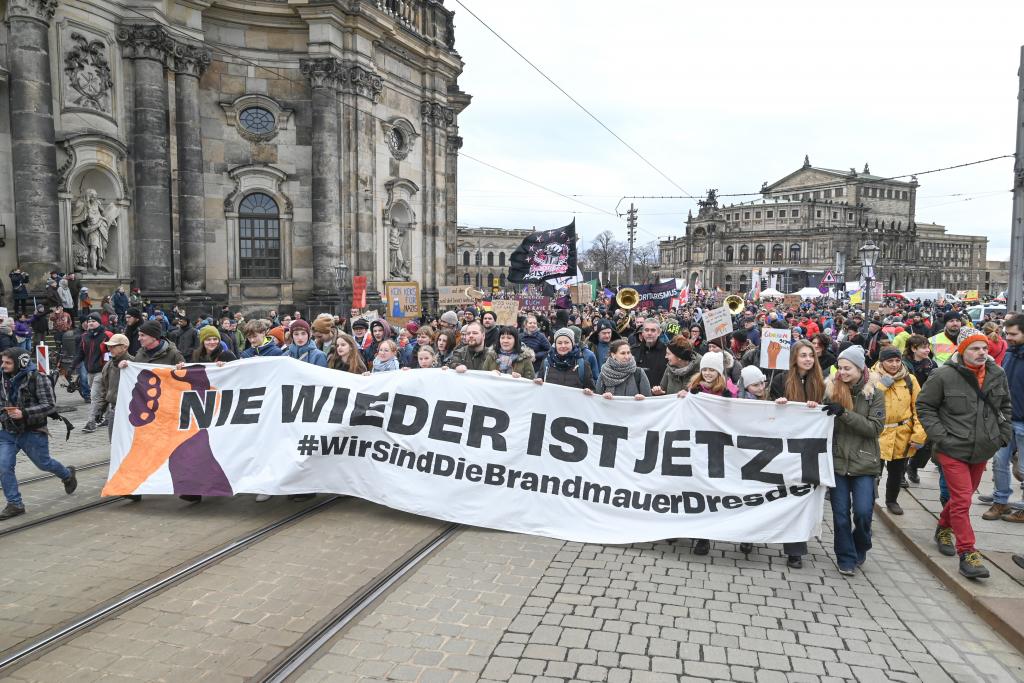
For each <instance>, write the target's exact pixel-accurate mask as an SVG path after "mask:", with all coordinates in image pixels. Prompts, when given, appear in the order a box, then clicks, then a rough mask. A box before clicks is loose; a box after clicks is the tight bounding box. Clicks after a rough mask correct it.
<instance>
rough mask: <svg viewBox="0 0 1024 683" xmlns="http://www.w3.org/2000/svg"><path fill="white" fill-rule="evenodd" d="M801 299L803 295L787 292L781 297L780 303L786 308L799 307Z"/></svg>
mask: <svg viewBox="0 0 1024 683" xmlns="http://www.w3.org/2000/svg"><path fill="white" fill-rule="evenodd" d="M803 301H804V299H803V297H802V296H800V295H799V294H787V295H786V296H784V297H783V298H782V305H783V306H785V307H786V308H800V304H802V303H803Z"/></svg>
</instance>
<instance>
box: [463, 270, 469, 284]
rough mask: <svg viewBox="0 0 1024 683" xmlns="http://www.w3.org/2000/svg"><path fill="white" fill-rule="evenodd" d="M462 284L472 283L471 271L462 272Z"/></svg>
mask: <svg viewBox="0 0 1024 683" xmlns="http://www.w3.org/2000/svg"><path fill="white" fill-rule="evenodd" d="M462 284H464V285H468V284H470V279H469V273H463V274H462Z"/></svg>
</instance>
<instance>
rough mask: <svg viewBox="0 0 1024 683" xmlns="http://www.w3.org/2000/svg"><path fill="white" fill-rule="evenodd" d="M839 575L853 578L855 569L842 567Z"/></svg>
mask: <svg viewBox="0 0 1024 683" xmlns="http://www.w3.org/2000/svg"><path fill="white" fill-rule="evenodd" d="M839 573H840V574H842V575H843V576H853V567H840V568H839Z"/></svg>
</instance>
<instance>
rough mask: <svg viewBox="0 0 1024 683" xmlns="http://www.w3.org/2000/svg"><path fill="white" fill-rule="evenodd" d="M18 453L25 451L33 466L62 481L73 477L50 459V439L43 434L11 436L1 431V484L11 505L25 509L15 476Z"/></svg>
mask: <svg viewBox="0 0 1024 683" xmlns="http://www.w3.org/2000/svg"><path fill="white" fill-rule="evenodd" d="M18 451H25V455H27V456H28V459H29V460H31V461H32V464H33V465H35V466H36V467H38V468H39V469H41V470H42V471H44V472H49V473H51V474H55V475H57V476H58V477H60V478H61V479H67V478H68V477H70V476H71V472H70V471H69V470H68V468H67V467H64V465H62V464H60V463H59V462H57V461H56V460H54V459H53V458H51V457H50V437H49V436H47V435H46V434H44V433H43V432H24V433H22V434H11V433H10V432H5V431H0V484H2V485H3V489H4V498H6V499H7V502H8V503H10V504H11V505H15V506H17V507H24V505H23V504H22V502H21V493H20V492H19V491H18V479H17V477H16V476H15V475H14V465H15V464H16V463H17V461H18V460H17V458H18Z"/></svg>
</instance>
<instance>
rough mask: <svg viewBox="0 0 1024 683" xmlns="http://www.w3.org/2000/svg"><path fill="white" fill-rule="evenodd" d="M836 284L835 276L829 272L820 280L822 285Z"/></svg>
mask: <svg viewBox="0 0 1024 683" xmlns="http://www.w3.org/2000/svg"><path fill="white" fill-rule="evenodd" d="M835 283H836V276H835V275H833V274H832V271H831V270H826V271H825V276H824V277H823V278H821V284H823V285H834V284H835Z"/></svg>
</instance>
